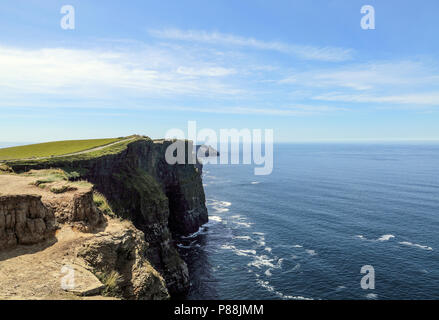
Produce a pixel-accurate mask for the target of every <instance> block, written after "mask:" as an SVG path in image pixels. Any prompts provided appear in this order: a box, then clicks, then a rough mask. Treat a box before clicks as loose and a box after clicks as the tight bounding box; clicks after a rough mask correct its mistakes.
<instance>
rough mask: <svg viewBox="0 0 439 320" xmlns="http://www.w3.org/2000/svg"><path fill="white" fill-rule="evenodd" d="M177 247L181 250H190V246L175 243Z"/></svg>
mask: <svg viewBox="0 0 439 320" xmlns="http://www.w3.org/2000/svg"><path fill="white" fill-rule="evenodd" d="M177 247H179V248H183V249H190V248H192V247H191V246H185V245H183V244H181V243H177Z"/></svg>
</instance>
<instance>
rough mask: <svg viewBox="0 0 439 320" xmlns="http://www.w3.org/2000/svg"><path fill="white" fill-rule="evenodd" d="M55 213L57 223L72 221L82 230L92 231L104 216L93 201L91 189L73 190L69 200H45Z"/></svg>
mask: <svg viewBox="0 0 439 320" xmlns="http://www.w3.org/2000/svg"><path fill="white" fill-rule="evenodd" d="M45 203H46V205H47V206H48V207H49V208H51V209H52V211H53V212H54V213H55V216H56V221H57V222H58V223H74V224H76V226H77V227H79V228H82V229H83V230H84V231H92V230H93V229H94V228H95V227H97V226H99V225H101V224H102V222H103V221H104V217H103V215H102V212H100V211H99V210H98V209H97V207H96V205H95V203H94V202H93V189H92V188H89V189H88V190H85V191H79V192H75V193H74V195H73V197H72V199H71V201H59V200H58V199H56V198H52V199H47V200H45Z"/></svg>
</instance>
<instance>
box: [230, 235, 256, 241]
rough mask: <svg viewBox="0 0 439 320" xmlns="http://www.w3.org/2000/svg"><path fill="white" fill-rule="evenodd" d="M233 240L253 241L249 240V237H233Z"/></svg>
mask: <svg viewBox="0 0 439 320" xmlns="http://www.w3.org/2000/svg"><path fill="white" fill-rule="evenodd" d="M233 239H238V240H246V241H251V240H253V239H252V238H250V237H249V236H235V237H233Z"/></svg>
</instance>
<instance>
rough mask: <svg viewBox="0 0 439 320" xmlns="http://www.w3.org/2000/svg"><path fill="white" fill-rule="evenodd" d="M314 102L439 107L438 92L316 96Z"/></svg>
mask: <svg viewBox="0 0 439 320" xmlns="http://www.w3.org/2000/svg"><path fill="white" fill-rule="evenodd" d="M313 99H314V100H323V101H344V102H356V103H393V104H410V105H429V106H439V92H427V93H413V94H401V95H383V96H375V95H367V94H357V95H355V94H350V95H349V94H337V93H330V94H325V95H320V96H316V97H314V98H313Z"/></svg>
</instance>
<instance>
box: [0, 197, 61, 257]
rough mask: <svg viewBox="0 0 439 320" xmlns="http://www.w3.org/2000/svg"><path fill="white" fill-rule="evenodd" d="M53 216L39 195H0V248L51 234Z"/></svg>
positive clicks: (41, 239) (35, 241) (52, 232)
mask: <svg viewBox="0 0 439 320" xmlns="http://www.w3.org/2000/svg"><path fill="white" fill-rule="evenodd" d="M54 231H55V216H54V214H53V211H52V210H50V209H49V208H48V207H46V206H45V205H44V204H43V202H42V201H41V195H7V196H0V250H1V249H6V248H12V247H14V246H16V245H17V244H35V243H39V242H42V241H44V240H46V239H48V238H50V237H52V236H53V234H54Z"/></svg>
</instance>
